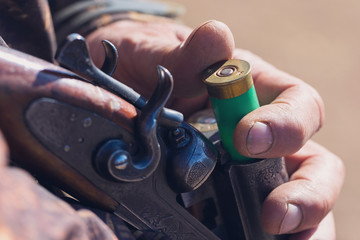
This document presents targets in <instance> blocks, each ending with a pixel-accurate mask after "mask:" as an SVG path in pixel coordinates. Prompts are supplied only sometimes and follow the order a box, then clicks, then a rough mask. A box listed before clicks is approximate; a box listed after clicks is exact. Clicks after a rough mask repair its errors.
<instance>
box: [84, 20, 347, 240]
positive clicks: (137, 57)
mask: <svg viewBox="0 0 360 240" xmlns="http://www.w3.org/2000/svg"><path fill="white" fill-rule="evenodd" d="M87 39H88V41H89V44H90V47H91V51H92V56H93V58H94V61H95V63H96V64H98V65H100V64H101V63H102V61H103V49H102V46H101V45H100V41H101V40H102V39H107V40H110V41H111V42H113V43H114V44H115V45H116V46H117V48H118V51H119V55H120V56H119V66H118V68H117V70H116V72H115V75H114V76H115V78H117V79H119V80H120V81H122V82H124V83H126V84H128V85H130V86H131V87H133V88H135V89H136V90H137V91H139V92H141V93H142V94H144V95H145V96H147V97H148V96H149V95H150V94H151V91H152V90H153V89H154V87H155V85H156V83H157V73H156V65H158V64H160V65H163V66H164V67H166V68H168V69H169V70H170V71H171V73H172V74H173V76H174V80H175V89H174V94H173V97H172V100H171V105H170V107H172V108H175V109H178V110H180V111H182V112H183V113H184V114H185V116H188V115H189V114H191V113H193V112H195V111H198V110H200V109H202V108H204V107H206V106H207V105H208V99H207V95H206V91H205V87H204V84H203V83H202V80H201V72H202V71H203V70H204V69H206V68H207V67H209V66H210V65H212V64H213V63H215V62H218V61H220V60H226V59H230V58H239V59H244V60H247V61H248V62H250V64H251V65H252V66H253V68H252V69H253V70H252V73H253V78H254V83H255V88H256V91H257V93H258V97H259V101H260V104H261V105H262V107H260V108H259V109H257V110H255V111H253V112H252V113H250V114H248V115H247V116H246V117H244V118H243V119H242V120H241V121H240V122H239V124H238V126H237V128H236V130H235V133H234V143H235V145H236V148H237V150H238V151H239V152H240V153H241V154H242V155H246V156H250V157H256V158H268V157H278V156H286V164H287V168H288V171H289V174H290V181H289V182H288V183H286V184H283V185H281V186H280V187H278V188H276V189H275V190H274V191H273V192H272V193H271V194H270V195H269V197H268V198H267V199H266V201H265V203H264V207H263V209H262V220H263V225H264V227H265V229H266V230H267V231H269V232H270V233H273V234H279V233H294V234H293V235H292V237H293V239H310V238H313V237H315V236H316V239H327V240H328V239H334V238H335V227H334V222H333V218H332V214H331V209H332V207H333V205H334V202H335V200H336V198H337V196H338V194H339V192H340V189H341V187H342V183H343V179H344V167H343V164H342V162H341V160H340V159H339V158H337V157H336V156H334V155H333V154H332V153H330V152H329V151H328V150H326V149H324V148H322V147H321V146H319V145H317V144H315V143H314V142H312V141H309V139H310V138H311V136H312V135H313V134H314V133H315V132H317V131H318V130H319V129H320V128H321V126H322V124H323V121H324V106H323V102H322V100H321V98H320V96H319V95H318V93H317V92H316V91H315V90H314V89H313V88H312V87H310V86H309V85H308V84H306V83H304V82H303V81H301V80H299V79H297V78H295V77H293V76H290V75H288V74H286V73H284V72H281V71H280V70H278V69H276V68H275V67H273V66H271V65H270V64H268V63H266V62H264V61H263V60H262V59H260V58H259V57H257V56H255V55H253V54H252V53H250V52H248V51H244V50H240V49H235V47H234V39H233V36H232V34H231V32H230V30H229V29H228V27H227V26H226V25H224V24H223V23H220V22H217V21H209V22H206V23H204V24H203V25H201V26H200V27H198V28H197V29H195V30H194V31H191V30H190V29H189V28H187V27H184V26H182V25H179V24H176V23H173V22H168V21H166V22H164V21H151V22H146V21H119V22H115V23H113V24H111V25H108V26H106V27H103V28H101V29H98V30H97V31H95V32H93V33H92V34H90V35H89V36H88V37H87Z"/></svg>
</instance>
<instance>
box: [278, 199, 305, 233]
mask: <svg viewBox="0 0 360 240" xmlns="http://www.w3.org/2000/svg"><path fill="white" fill-rule="evenodd" d="M302 217H303V216H302V212H301V209H300V207H299V206H297V205H295V204H291V203H289V204H288V206H287V211H286V213H285V216H284V218H283V220H282V223H281V226H280V232H279V234H283V233H288V232H291V231H293V230H295V229H296V228H297V227H298V226H299V225H300V223H301V220H302Z"/></svg>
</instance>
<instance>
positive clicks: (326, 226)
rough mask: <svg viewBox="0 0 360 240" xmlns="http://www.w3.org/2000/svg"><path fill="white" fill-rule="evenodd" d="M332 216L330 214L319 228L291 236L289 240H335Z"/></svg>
mask: <svg viewBox="0 0 360 240" xmlns="http://www.w3.org/2000/svg"><path fill="white" fill-rule="evenodd" d="M335 239H336V232H335V221H334V215H333V214H332V212H330V213H329V214H328V215H327V216H326V217H325V218H324V219H323V220H322V221H321V223H320V224H319V226H317V227H315V228H312V229H309V230H305V231H302V232H300V233H296V234H293V235H291V237H290V240H335Z"/></svg>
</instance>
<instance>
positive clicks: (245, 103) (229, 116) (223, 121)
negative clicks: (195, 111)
mask: <svg viewBox="0 0 360 240" xmlns="http://www.w3.org/2000/svg"><path fill="white" fill-rule="evenodd" d="M210 101H211V104H212V107H213V110H214V114H215V117H216V121H217V125H218V128H219V133H220V137H221V140H222V144H223V147H224V148H225V150H227V151H228V152H229V154H230V156H231V158H232V160H233V161H240V162H244V161H249V160H251V159H250V158H247V157H244V156H242V155H240V154H239V153H238V152H237V151H236V150H235V147H234V142H233V135H234V130H235V127H236V125H237V124H238V122H239V121H240V120H241V119H242V118H243V117H244V116H245V115H246V114H248V113H249V112H251V111H253V110H255V109H256V108H258V107H259V101H258V99H257V96H256V91H255V88H254V86H252V87H251V88H250V89H249V91H247V92H246V93H244V94H242V95H240V96H237V97H235V98H229V99H217V98H213V97H210Z"/></svg>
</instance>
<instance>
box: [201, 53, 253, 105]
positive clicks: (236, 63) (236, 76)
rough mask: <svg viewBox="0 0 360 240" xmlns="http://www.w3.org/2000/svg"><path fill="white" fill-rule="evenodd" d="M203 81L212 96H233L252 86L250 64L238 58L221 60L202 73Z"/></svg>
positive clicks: (220, 97)
mask: <svg viewBox="0 0 360 240" xmlns="http://www.w3.org/2000/svg"><path fill="white" fill-rule="evenodd" d="M204 83H205V84H206V87H207V90H208V92H209V95H210V96H211V97H213V98H218V99H228V98H234V97H237V96H239V95H241V94H244V93H245V92H247V91H248V90H249V89H250V88H251V87H252V86H253V84H254V83H253V79H252V76H251V67H250V64H249V63H248V62H246V61H243V60H239V59H231V60H227V61H222V62H219V63H216V64H214V65H213V66H211V67H209V68H208V69H207V70H206V71H205V73H204Z"/></svg>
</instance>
